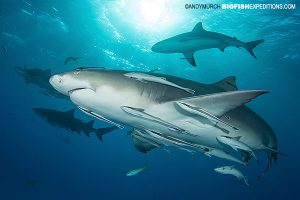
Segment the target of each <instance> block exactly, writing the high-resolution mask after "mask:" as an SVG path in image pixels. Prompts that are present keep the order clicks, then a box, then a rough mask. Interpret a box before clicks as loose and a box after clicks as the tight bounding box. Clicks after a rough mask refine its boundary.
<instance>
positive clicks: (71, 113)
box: [66, 109, 75, 116]
mask: <svg viewBox="0 0 300 200" xmlns="http://www.w3.org/2000/svg"><path fill="white" fill-rule="evenodd" d="M66 113H68V114H69V115H71V116H74V113H75V109H72V110H69V111H67V112H66Z"/></svg>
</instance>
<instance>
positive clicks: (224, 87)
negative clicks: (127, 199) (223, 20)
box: [49, 68, 278, 169]
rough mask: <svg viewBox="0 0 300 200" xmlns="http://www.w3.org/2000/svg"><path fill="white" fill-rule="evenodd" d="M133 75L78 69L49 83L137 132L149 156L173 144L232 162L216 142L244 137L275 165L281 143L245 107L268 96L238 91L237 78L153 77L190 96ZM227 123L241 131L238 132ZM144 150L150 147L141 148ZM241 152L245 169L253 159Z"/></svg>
mask: <svg viewBox="0 0 300 200" xmlns="http://www.w3.org/2000/svg"><path fill="white" fill-rule="evenodd" d="M130 72H132V71H123V70H108V69H105V68H99V69H97V68H79V69H75V70H71V71H68V72H63V73H60V74H56V75H53V76H52V77H51V78H50V80H49V81H50V83H51V85H52V86H53V87H54V88H55V89H56V90H57V91H59V92H61V93H62V94H65V95H67V96H69V97H70V100H71V101H72V102H73V103H74V104H75V105H77V106H78V107H81V108H84V109H85V110H87V111H90V112H93V113H96V114H98V115H100V116H103V117H105V118H106V119H109V120H110V121H113V122H115V123H118V124H123V125H129V126H132V127H133V128H134V129H135V130H138V131H139V132H140V133H142V134H139V139H137V140H136V142H137V143H138V144H136V145H135V146H139V149H142V150H143V151H144V152H147V148H148V147H149V150H151V149H153V148H157V147H156V146H159V147H160V146H162V147H163V146H165V145H166V144H169V143H172V142H173V144H174V145H175V146H177V147H178V148H180V149H181V148H187V146H188V145H190V144H191V145H190V147H191V148H192V149H197V150H199V152H202V153H205V155H210V156H217V157H221V158H224V159H226V158H229V157H230V156H232V157H233V155H232V154H231V153H232V152H227V150H228V146H226V145H224V144H222V143H220V142H218V141H217V139H216V138H217V137H219V136H222V135H226V136H229V137H236V136H240V138H239V141H240V142H242V143H243V144H246V145H247V146H248V147H249V148H251V149H252V150H253V152H256V153H258V152H265V153H266V154H267V155H268V157H267V159H268V166H270V163H272V161H273V160H274V161H276V159H277V155H278V151H277V139H276V136H275V134H274V132H273V130H272V128H271V127H270V126H269V125H268V124H267V123H266V122H265V121H264V120H263V119H262V118H261V117H260V116H259V115H258V114H256V113H255V112H254V111H252V110H251V109H250V108H248V107H246V106H245V105H244V104H246V103H248V102H249V101H251V100H253V99H254V98H256V97H258V96H260V95H263V94H266V93H267V92H266V91H263V90H237V86H236V84H235V81H236V78H235V77H232V76H231V77H227V78H225V79H223V80H220V81H218V82H216V83H213V84H203V83H199V82H195V81H191V80H187V79H183V78H179V77H174V76H169V75H164V74H154V73H149V74H150V75H152V76H157V77H164V78H166V79H167V80H168V81H171V82H172V83H175V84H177V85H180V86H182V87H185V88H190V89H192V90H194V91H195V94H191V93H188V92H186V91H184V90H182V89H180V88H176V87H172V86H170V85H166V84H162V83H160V82H159V81H158V82H153V81H151V82H147V83H145V82H141V81H138V80H135V79H131V78H128V77H127V76H126V74H128V73H130ZM145 73H146V72H145ZM178 103H184V104H186V105H190V106H192V107H193V108H194V109H197V110H200V109H202V110H205V111H207V112H208V113H210V114H211V115H195V114H193V113H190V112H187V111H186V110H184V109H182V108H180V107H179V106H178ZM211 116H216V117H218V119H219V120H221V121H222V122H224V123H221V121H218V120H215V121H213V120H211ZM245 119H247V120H245ZM227 124H230V125H232V126H233V127H238V130H236V129H233V128H232V127H230V126H228V125H227ZM170 127H171V128H170ZM175 130H177V131H175ZM133 137H135V136H133ZM141 138H144V140H141ZM159 138H161V139H159ZM147 141H150V142H149V143H147ZM154 144H156V145H154ZM142 146H144V147H145V148H141V147H142ZM239 152H240V153H241V157H240V158H236V159H235V160H237V162H238V163H241V164H246V163H247V162H248V160H249V159H250V158H251V157H252V156H253V155H251V154H250V153H249V152H247V151H239ZM229 155H230V156H229ZM229 160H230V159H229ZM231 160H233V159H231ZM268 169H269V167H268Z"/></svg>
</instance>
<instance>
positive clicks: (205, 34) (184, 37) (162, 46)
mask: <svg viewBox="0 0 300 200" xmlns="http://www.w3.org/2000/svg"><path fill="white" fill-rule="evenodd" d="M262 42H264V40H263V39H261V40H255V41H252V42H242V41H240V40H238V39H237V38H236V37H231V36H227V35H224V34H221V33H217V32H212V31H207V30H205V29H204V28H203V26H202V23H201V22H199V23H198V24H197V25H196V26H195V27H194V29H193V30H192V31H190V32H187V33H183V34H179V35H176V36H173V37H170V38H168V39H165V40H162V41H160V42H158V43H156V44H154V45H153V46H152V48H151V50H152V51H154V52H157V53H182V54H183V55H184V57H185V59H186V60H187V61H188V62H189V63H190V64H191V65H192V66H194V67H196V62H195V58H194V53H195V51H198V50H204V49H211V48H218V49H220V50H221V51H222V52H224V50H225V48H227V47H229V46H234V47H237V48H241V47H242V48H245V49H246V50H247V51H248V52H249V53H250V54H251V55H252V56H253V57H254V58H256V56H255V54H254V52H253V49H254V48H255V47H256V46H257V45H259V44H261V43H262Z"/></svg>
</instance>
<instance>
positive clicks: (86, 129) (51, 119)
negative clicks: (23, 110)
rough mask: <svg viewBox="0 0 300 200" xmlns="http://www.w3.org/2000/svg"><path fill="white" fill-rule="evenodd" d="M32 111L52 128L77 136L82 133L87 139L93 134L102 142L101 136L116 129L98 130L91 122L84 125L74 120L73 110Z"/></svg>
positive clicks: (43, 109) (34, 109) (38, 109)
mask: <svg viewBox="0 0 300 200" xmlns="http://www.w3.org/2000/svg"><path fill="white" fill-rule="evenodd" d="M32 111H33V112H34V113H35V114H36V115H38V116H39V117H41V118H42V119H44V120H45V121H47V122H48V123H50V124H51V125H53V126H56V127H60V128H64V129H66V130H68V131H72V132H76V133H78V134H81V132H83V133H84V134H85V135H86V136H88V137H90V133H95V134H96V136H97V138H98V139H99V140H100V141H103V135H105V134H107V133H110V132H112V131H114V130H115V129H117V127H115V126H112V127H107V128H98V129H97V128H94V127H93V124H94V121H93V120H92V121H90V122H87V123H84V122H82V121H81V120H80V119H78V118H75V116H74V112H75V109H72V110H69V111H59V110H53V109H47V108H33V109H32Z"/></svg>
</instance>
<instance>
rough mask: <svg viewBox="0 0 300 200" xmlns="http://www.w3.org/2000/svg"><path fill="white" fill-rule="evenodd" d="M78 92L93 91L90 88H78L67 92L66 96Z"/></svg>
mask: <svg viewBox="0 0 300 200" xmlns="http://www.w3.org/2000/svg"><path fill="white" fill-rule="evenodd" d="M79 90H92V91H95V90H93V89H91V88H87V87H80V88H74V89H72V90H69V91H68V94H69V95H71V94H72V93H73V92H76V91H79Z"/></svg>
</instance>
